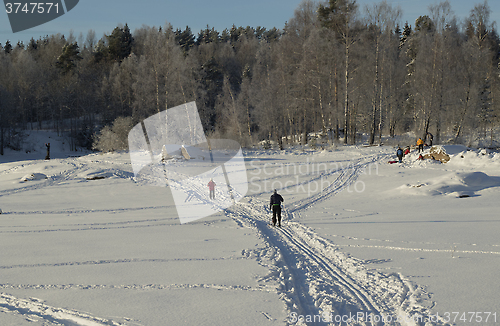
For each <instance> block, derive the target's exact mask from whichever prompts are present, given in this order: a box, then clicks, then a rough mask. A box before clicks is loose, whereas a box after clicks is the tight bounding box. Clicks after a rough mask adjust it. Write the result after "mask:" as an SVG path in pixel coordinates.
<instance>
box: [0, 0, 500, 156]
mask: <svg viewBox="0 0 500 326" xmlns="http://www.w3.org/2000/svg"><path fill="white" fill-rule="evenodd" d="M451 10H452V8H451V6H450V4H449V2H448V1H445V2H441V3H438V4H436V5H434V6H432V7H430V8H429V14H428V15H425V16H420V17H418V18H417V19H416V21H415V23H414V24H413V25H411V24H409V23H406V24H405V25H404V26H399V25H398V23H399V22H400V19H401V12H400V9H399V8H395V7H392V6H391V5H389V4H388V3H387V2H381V3H379V4H376V5H373V6H371V7H367V8H358V7H357V5H356V3H355V1H353V0H329V1H327V2H322V3H321V4H318V3H315V2H312V1H308V0H305V1H303V2H302V3H301V4H300V5H299V7H298V8H297V9H296V11H295V14H294V16H293V17H292V18H291V19H290V20H289V22H288V23H287V24H286V25H285V26H284V27H283V28H282V29H276V28H273V29H266V28H261V27H257V28H252V27H246V28H243V27H236V26H233V27H232V28H230V29H225V30H224V31H222V32H219V31H216V30H215V29H213V28H210V27H209V26H207V27H206V29H204V30H202V31H200V32H199V33H198V34H197V35H195V34H194V33H193V32H192V31H191V29H190V28H189V27H186V28H185V29H184V30H182V29H176V30H174V29H173V28H172V27H171V26H170V25H167V26H165V27H163V28H157V27H143V28H141V29H138V30H135V31H134V33H133V34H132V33H131V31H130V30H129V28H128V26H127V25H125V26H120V27H116V28H115V29H114V30H113V32H112V33H111V34H110V35H106V36H105V37H103V38H102V39H100V40H97V39H96V36H95V33H94V32H93V31H90V32H89V33H88V34H87V36H86V38H84V37H82V36H80V38H78V40H77V39H76V38H75V37H74V36H73V35H69V36H67V37H65V36H62V35H51V36H46V37H44V38H42V39H39V40H34V39H32V40H31V41H30V42H29V43H28V44H22V43H18V44H17V45H13V44H11V43H10V42H8V41H7V42H6V43H5V44H1V45H0V139H1V146H0V148H1V152H2V154H3V149H4V148H6V147H10V148H14V149H19V148H20V144H21V141H22V135H23V133H25V131H26V130H27V129H28V130H29V129H47V128H50V129H54V130H57V131H58V132H60V133H65V134H66V135H68V137H70V139H71V141H72V148H73V149H75V150H76V148H77V147H78V146H83V147H87V148H91V147H92V144H93V143H94V142H95V139H96V135H99V134H100V133H101V131H103V133H104V131H105V133H113V132H114V133H116V134H119V133H120V132H121V133H122V134H123V135H126V134H127V130H126V129H127V128H131V127H132V126H133V125H135V124H136V123H137V122H138V121H140V120H141V119H144V118H147V117H149V116H151V115H153V114H155V113H158V112H160V111H163V110H165V109H167V108H170V107H174V106H176V105H179V104H182V103H185V102H190V101H196V104H197V106H198V109H199V113H200V116H201V119H202V123H203V124H204V128H205V130H206V132H207V135H208V136H209V137H210V136H213V137H217V138H231V139H234V140H237V141H239V142H240V143H241V144H242V145H251V144H255V143H257V142H260V141H262V140H270V141H276V142H277V143H279V144H280V145H285V144H286V143H287V142H290V143H302V144H304V143H306V142H307V141H308V139H307V137H304V135H307V134H309V133H311V132H316V133H323V135H330V139H329V141H330V142H338V143H345V144H354V143H356V142H359V141H360V140H361V138H360V135H361V134H364V135H367V136H368V142H369V143H371V144H377V143H379V142H380V141H381V137H382V136H397V135H402V134H405V133H408V132H412V133H413V134H414V135H416V136H417V137H418V136H421V135H422V136H423V135H425V134H426V132H431V133H432V134H434V139H435V141H437V142H442V143H444V142H454V143H462V144H466V145H470V144H483V146H498V145H496V144H498V142H497V141H498V139H495V130H496V131H497V132H498V127H499V125H500V121H499V119H498V117H499V116H500V114H499V113H500V112H499V111H500V70H499V59H500V58H499V51H500V39H499V37H498V35H497V33H496V31H495V28H494V23H492V22H490V21H489V14H490V9H489V7H488V4H487V2H484V3H482V4H478V5H475V6H474V7H473V8H472V10H471V12H470V16H469V17H468V18H467V19H465V21H458V20H457V19H456V18H455V17H454V16H453V15H452V11H451ZM103 128H104V129H103ZM123 129H125V130H123ZM120 130H121V131H120ZM108 136H109V135H108ZM121 137H122V138H123V136H121ZM365 140H366V137H365ZM120 146H122V147H123V146H126V142H122V145H117V146H116V147H120ZM112 147H115V146H112ZM114 149H118V148H114Z"/></svg>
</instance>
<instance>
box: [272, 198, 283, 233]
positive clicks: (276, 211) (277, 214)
mask: <svg viewBox="0 0 500 326" xmlns="http://www.w3.org/2000/svg"><path fill="white" fill-rule="evenodd" d="M282 202H284V199H283V197H281V195H280V194H278V191H277V190H276V189H274V194H272V195H271V202H270V204H269V206H270V207H269V208H270V209H271V210H272V211H273V226H276V218H277V221H278V226H279V227H281V203H282Z"/></svg>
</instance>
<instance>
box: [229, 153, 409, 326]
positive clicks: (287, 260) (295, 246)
mask: <svg viewBox="0 0 500 326" xmlns="http://www.w3.org/2000/svg"><path fill="white" fill-rule="evenodd" d="M386 157H387V155H380V154H378V155H372V156H369V157H367V158H363V159H358V160H356V161H354V162H353V164H352V165H350V166H349V167H348V168H347V169H342V170H340V171H331V172H330V174H334V173H338V172H340V173H339V175H338V176H337V178H336V180H335V181H334V182H332V183H331V184H330V185H329V186H328V187H326V188H325V189H322V191H320V192H318V193H316V194H313V195H312V196H310V197H308V198H305V199H301V200H298V201H296V202H294V203H292V204H288V205H287V207H289V208H288V210H287V211H285V213H284V214H285V217H284V219H286V220H287V221H289V220H292V219H293V218H294V216H296V214H300V211H301V210H305V209H308V208H309V207H311V206H313V205H315V204H317V203H318V202H321V201H323V200H326V199H328V198H330V197H331V196H334V195H336V194H338V193H339V192H341V191H343V190H345V189H346V188H347V187H348V186H349V185H351V184H353V183H354V182H355V181H356V180H357V178H358V177H359V176H360V175H361V174H362V173H363V170H364V168H366V167H367V166H368V165H369V164H373V163H375V162H377V161H381V160H383V159H385V158H386ZM325 176H328V175H327V173H322V174H321V175H320V176H319V177H325ZM317 177H318V176H317V175H315V176H313V177H312V179H310V180H309V182H311V181H314V180H316V179H317ZM258 195H259V194H257V195H254V196H247V197H250V198H249V199H248V203H239V204H237V205H234V206H233V207H231V208H229V209H227V210H226V215H228V216H230V217H232V218H233V219H234V220H235V222H236V223H238V224H239V225H240V226H242V227H249V228H253V229H255V230H256V231H257V232H258V234H259V235H260V237H261V238H262V239H263V240H264V243H265V245H266V248H264V249H263V250H264V251H269V250H272V249H275V250H277V251H278V254H277V255H276V257H274V258H273V260H274V264H275V267H276V268H277V269H278V272H277V273H276V275H280V276H279V278H276V279H275V281H276V282H278V284H282V285H283V286H282V287H281V288H280V289H278V292H279V293H281V294H282V295H283V296H284V297H283V299H284V301H285V303H286V305H287V308H288V309H289V312H290V313H292V312H296V313H297V314H299V315H304V316H308V315H309V316H319V315H322V314H323V313H324V312H326V311H323V308H322V305H321V300H322V298H321V297H319V299H317V298H315V297H314V294H312V293H310V291H309V290H310V284H311V283H312V282H317V283H319V284H326V285H327V287H328V289H330V291H335V292H336V293H335V294H334V296H335V297H336V300H337V302H336V303H333V305H332V306H330V307H329V308H330V309H331V310H333V313H335V314H345V313H348V312H351V311H352V309H354V313H355V312H364V313H367V314H373V315H378V316H381V315H386V316H387V315H391V316H397V315H398V314H399V313H400V312H401V311H407V312H408V313H409V314H412V313H414V312H415V311H418V309H419V308H418V307H413V306H412V304H411V303H410V302H412V300H411V298H410V297H411V296H412V295H414V291H410V290H409V286H408V283H407V282H406V281H405V280H403V279H402V278H401V276H399V275H392V276H388V277H392V279H393V280H394V282H396V284H397V288H396V289H394V288H392V289H389V288H384V286H387V285H384V284H385V283H383V282H382V281H380V282H379V284H378V285H377V288H376V289H372V288H371V286H370V285H369V284H368V283H366V284H365V283H364V282H363V283H359V282H358V281H356V280H355V279H354V278H353V277H352V276H350V274H349V272H345V271H344V266H342V259H340V260H339V261H340V265H338V264H339V262H337V263H336V262H334V261H333V260H331V259H330V258H328V256H327V255H326V252H323V251H322V250H321V248H316V247H315V246H314V245H312V244H309V243H308V241H307V240H306V239H305V238H304V236H303V235H302V234H301V233H299V232H297V230H298V228H297V227H298V226H299V224H297V222H293V223H291V224H289V225H285V226H284V227H283V228H274V227H272V226H270V225H269V211H267V209H265V208H264V207H266V206H267V205H265V204H264V203H262V202H261V201H259V200H258V199H257V198H256V197H258ZM290 206H291V208H290ZM287 223H288V222H287ZM295 224H297V225H295ZM300 228H303V229H308V232H309V233H311V234H315V233H314V231H312V230H309V228H307V227H305V226H302V225H300ZM300 228H299V229H300ZM314 237H315V238H316V236H314ZM317 238H318V239H320V238H319V237H317ZM318 239H315V240H318ZM320 241H322V242H327V241H326V240H324V239H320ZM302 262H305V264H302ZM302 266H305V267H302ZM380 277H382V278H384V277H385V276H380ZM371 291H377V293H373V294H372V293H370V292H371ZM395 291H396V292H395ZM384 292H385V293H392V294H393V295H394V296H397V298H394V297H389V298H382V297H381V296H383V293H384ZM339 297H340V298H341V299H339ZM318 300H320V301H318ZM346 305H347V306H348V307H347V308H346ZM285 322H287V324H289V325H295V323H292V322H290V321H289V320H286V321H285ZM307 324H308V325H334V324H335V325H337V324H336V323H334V322H331V323H328V321H325V320H321V321H317V322H312V323H307ZM343 325H344V324H343ZM346 325H370V326H374V325H377V326H382V325H398V324H397V323H395V322H392V321H391V322H386V321H384V320H381V321H379V322H378V323H375V322H374V321H362V322H359V321H352V322H349V323H347V324H346Z"/></svg>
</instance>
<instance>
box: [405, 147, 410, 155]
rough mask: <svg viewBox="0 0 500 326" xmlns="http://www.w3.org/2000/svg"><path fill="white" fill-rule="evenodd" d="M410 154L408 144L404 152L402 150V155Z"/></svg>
mask: <svg viewBox="0 0 500 326" xmlns="http://www.w3.org/2000/svg"><path fill="white" fill-rule="evenodd" d="M408 154H410V146H406V149H405V152H404V155H405V156H406V155H408Z"/></svg>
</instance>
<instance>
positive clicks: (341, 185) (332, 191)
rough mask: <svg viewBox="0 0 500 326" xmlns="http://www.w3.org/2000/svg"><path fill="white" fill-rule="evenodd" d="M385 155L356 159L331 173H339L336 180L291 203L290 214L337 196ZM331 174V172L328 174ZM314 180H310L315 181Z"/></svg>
mask: <svg viewBox="0 0 500 326" xmlns="http://www.w3.org/2000/svg"><path fill="white" fill-rule="evenodd" d="M386 156H387V155H380V154H378V155H372V156H368V157H367V158H364V159H358V160H356V161H354V162H353V163H352V164H351V165H349V166H347V167H346V168H343V169H340V170H337V171H333V173H336V172H340V174H339V175H338V177H337V179H336V180H335V181H334V182H332V183H330V185H329V186H328V187H326V188H325V189H321V191H319V192H318V193H315V194H313V195H312V196H310V197H308V198H305V199H301V200H298V201H296V202H293V203H291V204H289V205H287V207H288V206H291V207H292V209H291V210H290V212H291V213H294V212H298V211H300V210H304V209H308V208H309V207H310V206H312V205H313V204H317V203H319V202H322V201H324V200H326V199H328V198H330V197H331V196H334V195H336V194H338V193H339V192H341V191H343V190H345V189H346V188H347V187H348V186H350V185H352V184H353V183H354V182H355V181H356V180H357V179H358V177H359V176H360V175H361V174H362V173H363V171H364V169H365V168H366V167H367V166H368V165H370V164H376V162H377V161H380V160H381V159H382V158H385V157H386ZM330 174H332V172H331V173H330ZM324 176H325V175H321V177H324ZM315 180H316V179H313V180H310V181H309V182H311V181H315Z"/></svg>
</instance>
